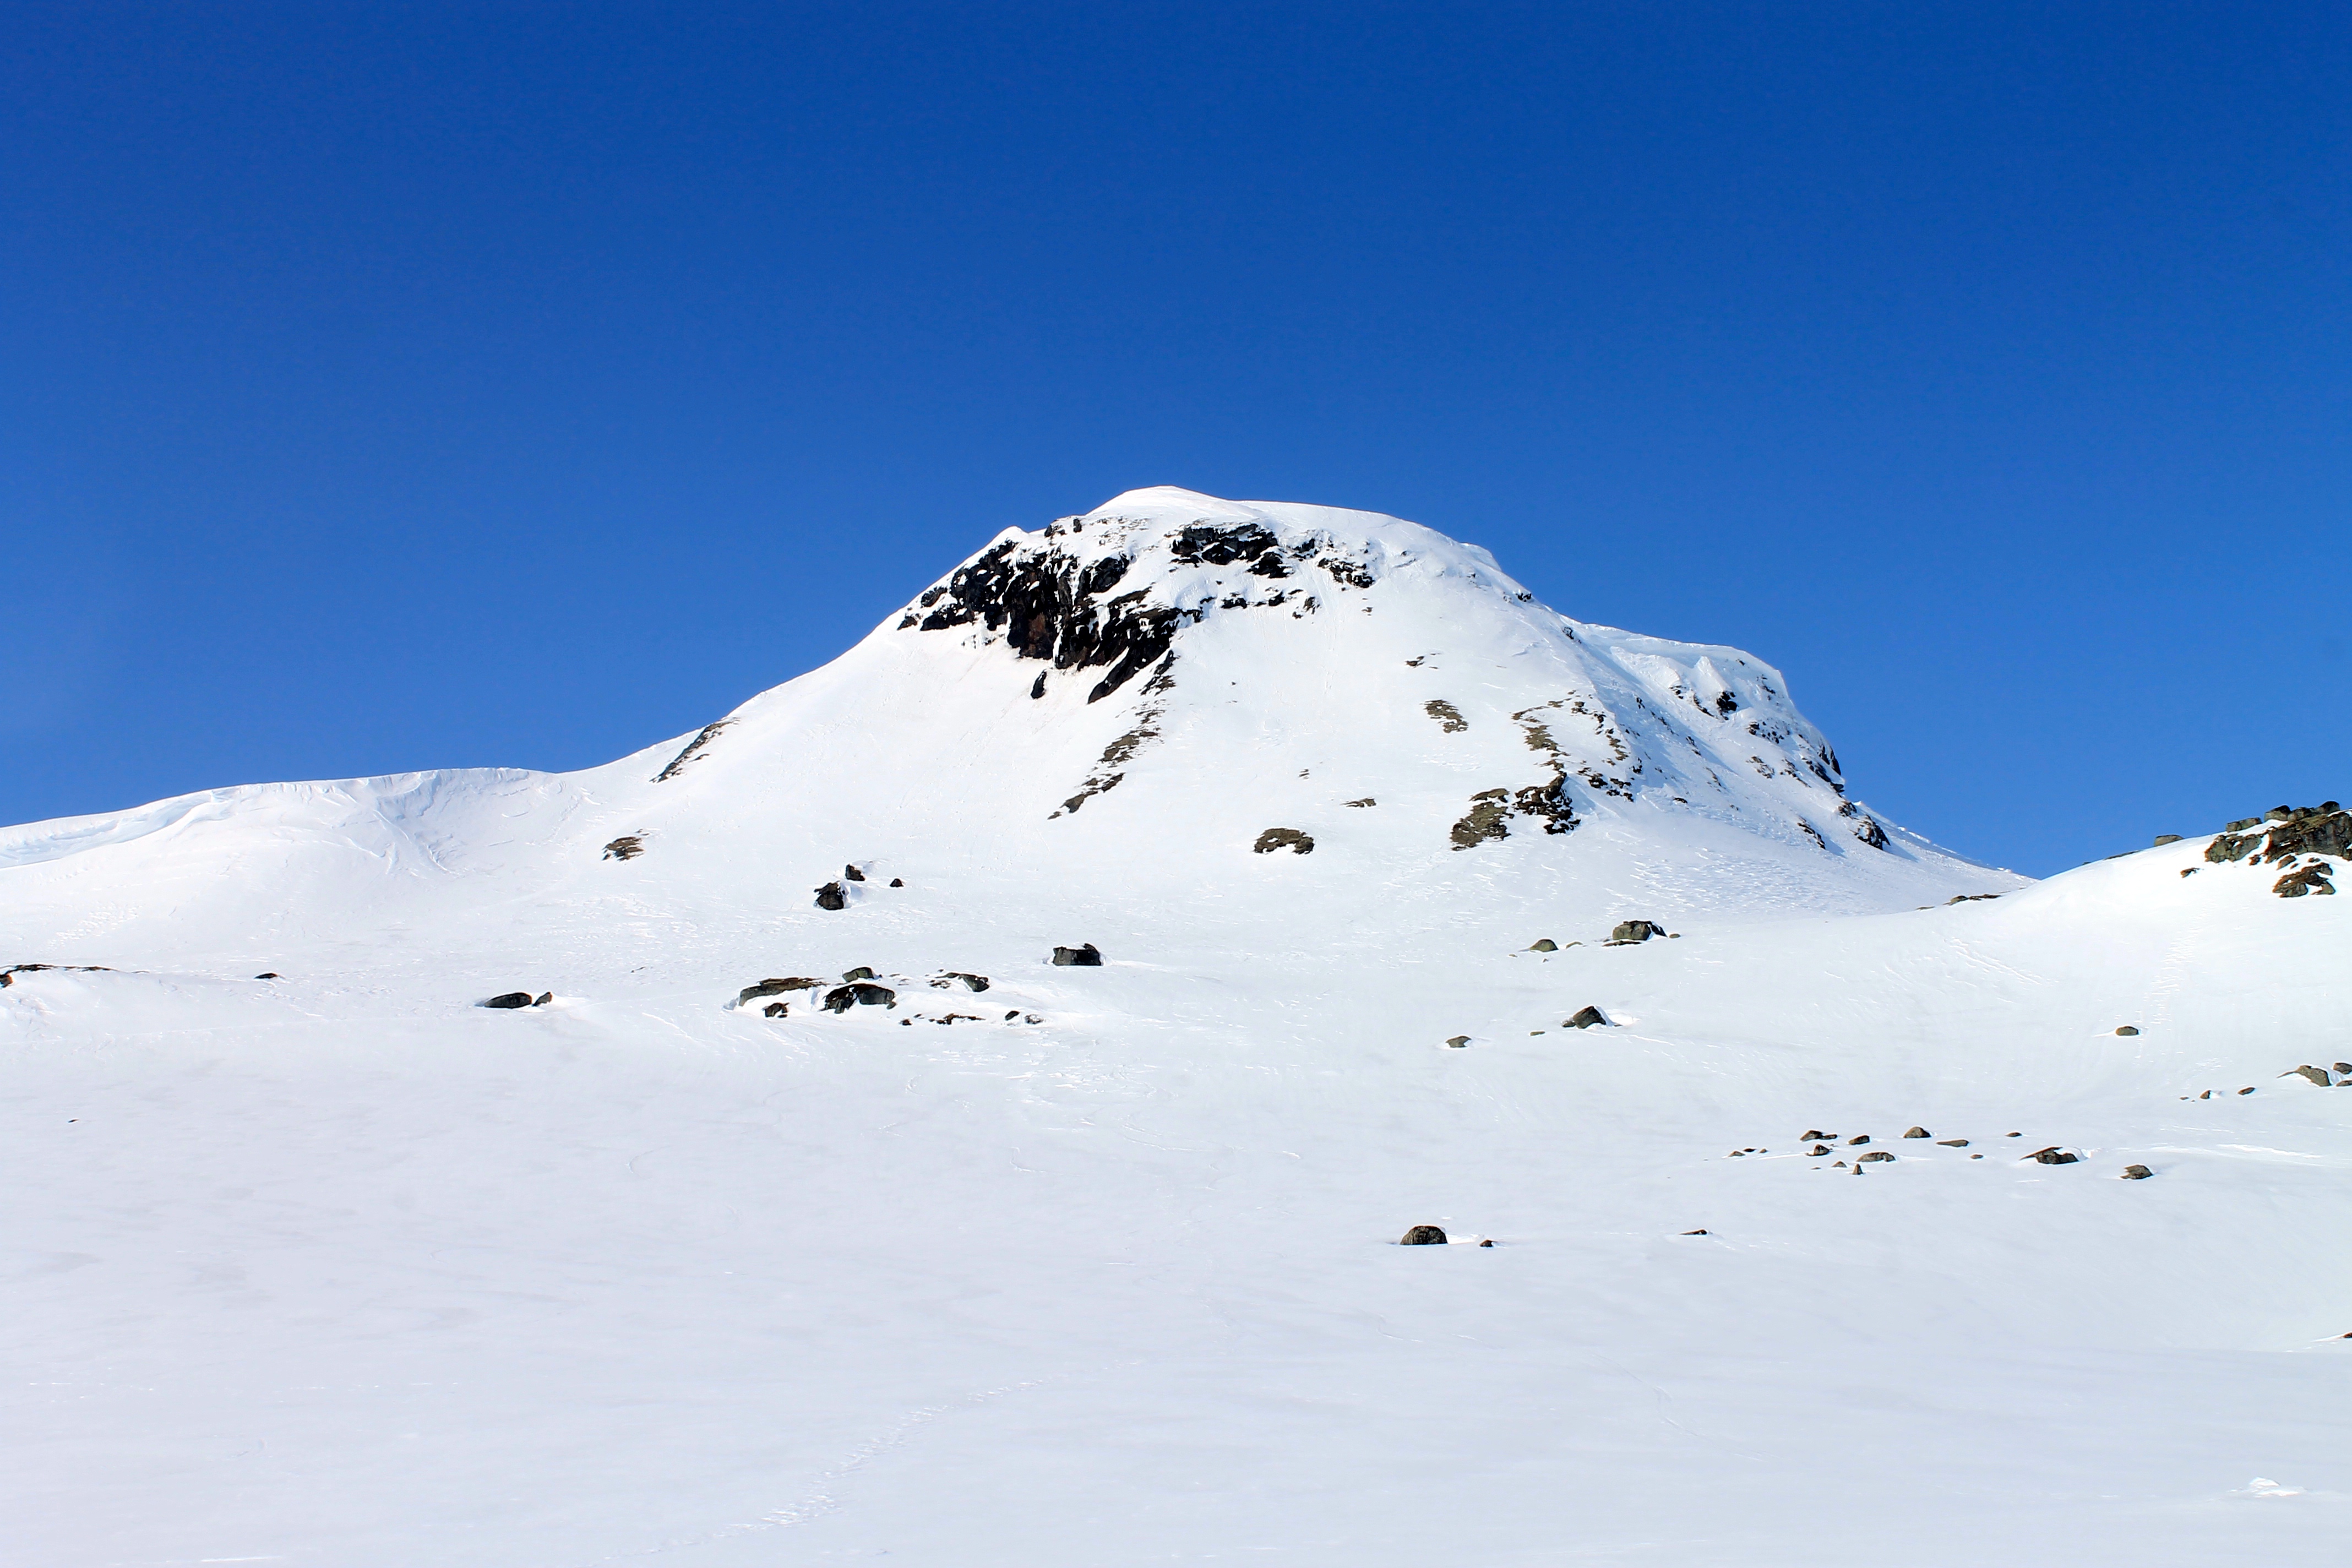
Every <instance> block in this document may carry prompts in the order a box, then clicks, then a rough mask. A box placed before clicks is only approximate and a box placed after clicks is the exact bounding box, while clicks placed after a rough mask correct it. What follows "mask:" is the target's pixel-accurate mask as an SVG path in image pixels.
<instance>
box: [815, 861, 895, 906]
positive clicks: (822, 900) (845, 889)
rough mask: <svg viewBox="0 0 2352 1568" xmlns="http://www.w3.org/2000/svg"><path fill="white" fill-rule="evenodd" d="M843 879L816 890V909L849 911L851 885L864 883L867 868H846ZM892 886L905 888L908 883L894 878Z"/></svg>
mask: <svg viewBox="0 0 2352 1568" xmlns="http://www.w3.org/2000/svg"><path fill="white" fill-rule="evenodd" d="M841 877H842V879H841V880H840V881H838V882H827V883H826V884H825V885H824V887H822V888H819V889H817V890H816V907H817V908H818V909H821V910H845V909H847V908H848V907H849V884H850V883H852V882H863V881H865V880H866V869H865V868H864V867H862V866H856V865H851V866H844V867H843V868H841ZM890 885H891V886H892V887H894V888H903V887H905V886H906V885H907V883H906V880H905V879H903V878H899V877H893V878H891V879H890Z"/></svg>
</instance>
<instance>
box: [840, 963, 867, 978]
mask: <svg viewBox="0 0 2352 1568" xmlns="http://www.w3.org/2000/svg"><path fill="white" fill-rule="evenodd" d="M842 978H843V979H844V980H871V979H873V978H874V971H873V970H872V969H871V968H869V967H868V966H866V964H863V963H861V964H859V965H858V966H857V967H856V968H855V969H853V970H850V971H849V972H848V973H845V974H844V975H843V976H842Z"/></svg>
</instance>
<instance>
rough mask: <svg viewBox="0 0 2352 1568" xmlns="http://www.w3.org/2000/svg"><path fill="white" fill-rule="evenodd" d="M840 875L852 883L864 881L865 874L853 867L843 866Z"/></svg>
mask: <svg viewBox="0 0 2352 1568" xmlns="http://www.w3.org/2000/svg"><path fill="white" fill-rule="evenodd" d="M841 874H842V875H843V876H845V877H846V878H848V879H850V880H851V881H853V882H862V881H864V880H866V873H865V872H863V871H861V870H859V869H858V868H856V867H855V866H844V867H843V868H841Z"/></svg>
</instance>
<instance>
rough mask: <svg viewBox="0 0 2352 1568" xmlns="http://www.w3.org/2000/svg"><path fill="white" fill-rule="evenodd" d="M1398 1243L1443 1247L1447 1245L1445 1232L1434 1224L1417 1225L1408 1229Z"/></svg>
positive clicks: (1412, 1245)
mask: <svg viewBox="0 0 2352 1568" xmlns="http://www.w3.org/2000/svg"><path fill="white" fill-rule="evenodd" d="M1397 1245H1398V1246H1399V1247H1443V1246H1444V1245H1445V1233H1444V1231H1442V1230H1440V1229H1438V1228H1437V1227H1436V1226H1433V1225H1417V1226H1413V1227H1412V1229H1411V1230H1409V1231H1406V1232H1405V1233H1404V1239H1403V1240H1402V1241H1400V1242H1398V1243H1397Z"/></svg>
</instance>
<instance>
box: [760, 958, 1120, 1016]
mask: <svg viewBox="0 0 2352 1568" xmlns="http://www.w3.org/2000/svg"><path fill="white" fill-rule="evenodd" d="M1095 962H1096V963H1100V962H1101V957H1100V955H1099V954H1097V957H1096V959H1095ZM929 984H930V985H931V986H932V987H933V988H934V989H937V990H940V991H952V990H955V989H956V988H958V987H959V986H960V987H961V988H962V989H963V990H965V991H968V992H971V993H972V994H979V993H981V992H982V991H985V990H987V989H988V988H989V986H990V985H991V984H992V982H991V981H990V979H989V978H988V976H987V975H985V974H974V973H971V972H969V971H967V970H961V969H950V970H943V971H941V972H940V973H938V974H935V975H933V976H932V977H931V979H930V981H929ZM828 986H830V987H831V989H829V990H824V996H822V997H821V998H819V999H818V1000H817V1004H816V1005H817V1006H818V1008H819V1009H820V1010H822V1011H824V1012H827V1013H846V1012H848V1011H849V1010H850V1009H851V1008H853V1007H880V1008H883V1009H884V1010H886V1011H892V1012H895V1011H896V1010H897V1009H898V991H897V990H895V989H893V988H892V987H891V986H889V985H886V984H882V977H881V976H880V975H878V974H877V973H876V972H875V971H874V969H873V968H872V967H871V966H870V965H867V964H862V963H861V964H859V965H858V966H857V967H856V968H855V969H851V970H846V971H845V972H844V973H843V974H842V976H841V983H840V984H834V983H833V982H831V981H828V980H824V979H820V978H818V977H816V976H814V975H808V974H784V975H774V976H772V977H770V978H769V979H766V980H761V981H758V982H756V983H754V984H750V985H746V986H745V987H743V989H742V990H741V991H740V992H738V993H737V994H736V996H735V1005H737V1006H738V1007H744V1006H749V1005H751V1004H752V1003H754V1002H758V1001H761V999H762V998H765V997H771V996H773V997H785V996H790V995H793V994H797V993H801V992H812V991H817V990H821V989H824V988H825V987H828ZM760 1012H761V1016H762V1017H768V1018H785V1017H790V1016H792V1005H791V1004H790V1003H789V1002H785V1001H773V1002H770V1003H768V1005H766V1006H764V1007H762V1008H761V1009H760ZM1023 1016H1024V1014H1023V1013H1022V1011H1021V1009H1019V1008H1018V1007H1015V1008H1013V1010H1012V1011H1011V1012H1009V1013H1007V1014H1005V1015H1004V1021H1005V1022H1006V1023H1008V1024H1009V1023H1012V1022H1013V1020H1015V1019H1017V1018H1021V1017H1023ZM1025 1016H1026V1017H1027V1018H1028V1021H1029V1022H1030V1023H1033V1024H1039V1023H1043V1022H1045V1020H1044V1019H1043V1018H1042V1017H1040V1016H1038V1015H1036V1014H1034V1013H1032V1014H1028V1015H1025ZM917 1018H922V1019H926V1020H928V1021H929V1022H930V1023H934V1024H954V1023H960V1022H961V1023H971V1024H977V1023H982V1022H984V1021H985V1020H983V1019H982V1017H981V1016H980V1015H979V1014H977V1013H947V1014H943V1015H941V1016H938V1017H932V1016H930V1015H929V1014H922V1013H918V1014H916V1015H915V1016H913V1017H908V1018H902V1019H900V1020H899V1022H900V1023H902V1024H908V1025H912V1024H913V1023H914V1022H915V1021H916V1019H917Z"/></svg>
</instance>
